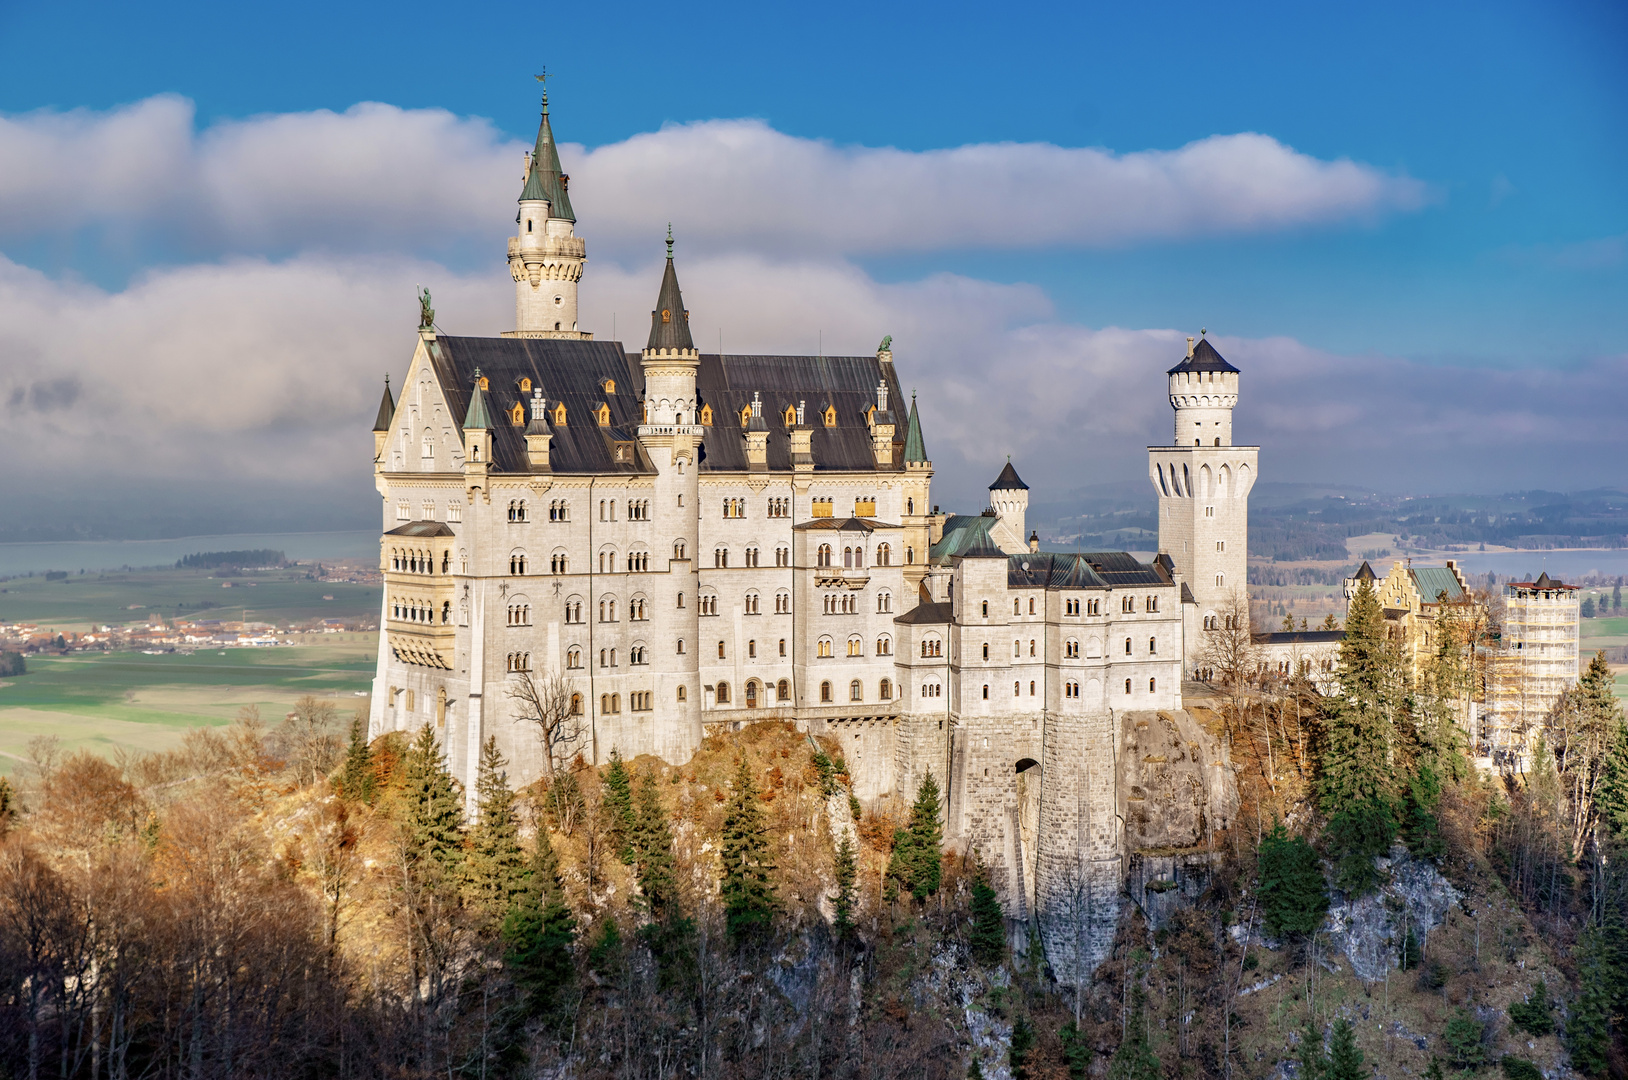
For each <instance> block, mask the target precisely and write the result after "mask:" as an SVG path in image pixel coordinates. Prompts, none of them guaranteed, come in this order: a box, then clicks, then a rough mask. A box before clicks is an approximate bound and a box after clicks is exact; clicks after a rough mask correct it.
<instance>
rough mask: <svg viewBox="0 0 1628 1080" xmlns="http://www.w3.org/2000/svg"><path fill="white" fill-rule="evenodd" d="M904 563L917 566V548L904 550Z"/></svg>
mask: <svg viewBox="0 0 1628 1080" xmlns="http://www.w3.org/2000/svg"><path fill="white" fill-rule="evenodd" d="M904 561H905V562H907V563H909V564H910V565H912V566H914V565H915V564H916V549H915V548H913V547H907V548H905V549H904Z"/></svg>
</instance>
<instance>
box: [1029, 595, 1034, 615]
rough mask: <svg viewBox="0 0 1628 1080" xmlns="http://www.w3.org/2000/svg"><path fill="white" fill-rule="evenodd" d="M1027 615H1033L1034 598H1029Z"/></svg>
mask: <svg viewBox="0 0 1628 1080" xmlns="http://www.w3.org/2000/svg"><path fill="white" fill-rule="evenodd" d="M1029 614H1030V615H1033V614H1034V597H1032V596H1031V597H1029Z"/></svg>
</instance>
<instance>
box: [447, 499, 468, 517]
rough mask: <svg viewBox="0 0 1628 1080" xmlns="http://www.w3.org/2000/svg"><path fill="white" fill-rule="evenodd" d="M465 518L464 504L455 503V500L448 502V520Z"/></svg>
mask: <svg viewBox="0 0 1628 1080" xmlns="http://www.w3.org/2000/svg"><path fill="white" fill-rule="evenodd" d="M463 519H464V508H463V506H462V504H460V503H455V502H449V503H447V520H448V521H462V520H463Z"/></svg>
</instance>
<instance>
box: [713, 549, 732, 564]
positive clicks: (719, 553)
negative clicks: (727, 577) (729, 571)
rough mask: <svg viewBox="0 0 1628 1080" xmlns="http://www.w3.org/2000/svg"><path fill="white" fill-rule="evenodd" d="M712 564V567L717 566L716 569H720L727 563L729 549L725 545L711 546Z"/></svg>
mask: <svg viewBox="0 0 1628 1080" xmlns="http://www.w3.org/2000/svg"><path fill="white" fill-rule="evenodd" d="M712 565H713V566H714V567H716V568H718V569H722V568H724V567H726V566H728V565H729V549H728V548H726V547H721V548H713V550H712Z"/></svg>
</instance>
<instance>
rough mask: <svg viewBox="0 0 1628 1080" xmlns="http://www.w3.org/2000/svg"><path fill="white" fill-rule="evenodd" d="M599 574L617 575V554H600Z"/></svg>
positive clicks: (611, 552)
mask: <svg viewBox="0 0 1628 1080" xmlns="http://www.w3.org/2000/svg"><path fill="white" fill-rule="evenodd" d="M599 572H600V573H601V574H614V573H616V552H614V551H601V552H600V553H599Z"/></svg>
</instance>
